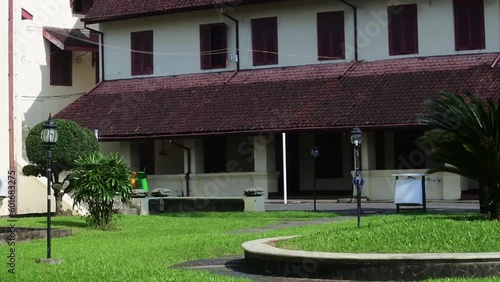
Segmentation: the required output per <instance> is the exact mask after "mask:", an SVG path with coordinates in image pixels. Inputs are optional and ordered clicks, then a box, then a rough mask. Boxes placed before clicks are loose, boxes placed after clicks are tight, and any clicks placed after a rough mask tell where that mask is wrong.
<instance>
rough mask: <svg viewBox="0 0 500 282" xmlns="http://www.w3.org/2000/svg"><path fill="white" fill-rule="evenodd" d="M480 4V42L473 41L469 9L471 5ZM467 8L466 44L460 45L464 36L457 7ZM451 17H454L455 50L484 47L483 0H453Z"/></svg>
mask: <svg viewBox="0 0 500 282" xmlns="http://www.w3.org/2000/svg"><path fill="white" fill-rule="evenodd" d="M475 4H477V5H480V15H479V17H480V18H479V21H480V22H479V24H480V27H479V28H480V29H481V30H480V42H473V40H472V37H471V34H472V33H473V32H474V30H473V24H472V20H471V19H472V16H471V13H470V12H471V9H472V5H475ZM460 8H462V9H467V11H468V18H467V21H468V25H467V29H468V32H467V35H468V37H469V38H468V41H469V42H468V45H466V46H465V45H464V46H462V45H461V41H462V39H463V38H462V37H461V36H465V35H464V34H465V33H464V31H463V30H461V28H460V16H459V9H460ZM453 19H454V29H455V51H468V50H483V49H486V36H485V28H486V27H485V18H484V1H483V0H476V1H470V0H469V1H464V0H453Z"/></svg>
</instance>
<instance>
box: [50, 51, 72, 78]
mask: <svg viewBox="0 0 500 282" xmlns="http://www.w3.org/2000/svg"><path fill="white" fill-rule="evenodd" d="M71 57H72V53H71V51H64V50H61V49H59V48H58V47H56V46H55V45H54V44H52V43H51V44H50V85H58V86H71V85H72V84H73V79H72V75H73V72H72V67H73V64H72V61H71Z"/></svg>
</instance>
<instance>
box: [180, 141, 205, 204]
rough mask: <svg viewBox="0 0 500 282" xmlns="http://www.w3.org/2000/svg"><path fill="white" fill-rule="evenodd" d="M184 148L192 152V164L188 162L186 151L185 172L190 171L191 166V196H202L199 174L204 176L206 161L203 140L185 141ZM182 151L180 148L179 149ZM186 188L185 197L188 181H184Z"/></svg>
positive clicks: (185, 152)
mask: <svg viewBox="0 0 500 282" xmlns="http://www.w3.org/2000/svg"><path fill="white" fill-rule="evenodd" d="M184 146H186V147H188V148H189V149H190V151H191V162H190V163H189V162H188V156H187V151H186V150H184V171H188V170H187V169H188V165H189V166H191V175H190V181H189V196H190V197H195V196H201V195H202V194H203V193H202V192H200V191H199V190H200V189H201V187H198V186H199V185H198V181H197V174H202V173H203V170H204V159H203V139H202V138H193V139H185V140H184ZM179 149H180V148H179ZM183 186H184V188H183V189H184V195H187V194H186V192H187V191H186V189H187V187H186V181H185V180H184V181H183Z"/></svg>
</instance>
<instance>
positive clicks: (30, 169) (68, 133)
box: [22, 119, 99, 215]
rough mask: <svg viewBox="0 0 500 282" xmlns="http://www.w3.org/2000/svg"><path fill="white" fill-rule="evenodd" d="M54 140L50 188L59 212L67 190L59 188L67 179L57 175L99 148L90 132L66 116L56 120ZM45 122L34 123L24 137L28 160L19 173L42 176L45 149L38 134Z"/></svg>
mask: <svg viewBox="0 0 500 282" xmlns="http://www.w3.org/2000/svg"><path fill="white" fill-rule="evenodd" d="M54 122H55V123H56V125H57V131H58V137H59V138H58V141H57V143H56V145H55V146H54V148H53V149H52V166H51V167H52V175H51V182H52V183H53V184H60V185H52V190H53V191H54V196H55V199H56V214H58V215H60V214H62V197H63V195H64V193H69V192H70V188H69V187H67V188H66V189H64V191H63V189H62V188H63V185H64V184H66V183H65V182H66V180H67V179H60V177H59V176H60V174H61V173H62V172H65V171H69V170H71V168H72V167H73V166H74V162H75V160H76V159H77V158H78V157H79V156H82V155H85V154H88V153H90V152H95V151H98V150H99V143H98V142H97V139H96V138H95V136H94V134H93V133H92V131H90V130H89V129H87V128H84V127H81V126H80V125H78V124H77V123H75V122H74V121H71V120H66V119H56V120H54ZM44 123H45V121H43V122H40V123H39V124H37V125H35V126H34V127H33V128H31V130H30V131H29V133H28V136H27V137H26V141H25V142H26V155H27V157H28V160H29V161H30V164H29V165H26V166H24V167H23V170H22V173H23V175H26V176H35V177H38V176H46V175H45V174H46V171H47V149H46V148H45V145H44V144H43V143H42V140H41V138H40V134H41V132H42V129H43V124H44Z"/></svg>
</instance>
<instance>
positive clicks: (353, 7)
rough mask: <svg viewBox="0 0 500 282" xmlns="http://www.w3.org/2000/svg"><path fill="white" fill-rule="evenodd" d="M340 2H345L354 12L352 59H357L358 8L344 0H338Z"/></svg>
mask: <svg viewBox="0 0 500 282" xmlns="http://www.w3.org/2000/svg"><path fill="white" fill-rule="evenodd" d="M340 2H342V3H344V4H346V5H347V6H349V7H351V8H352V12H353V14H354V61H356V62H357V61H358V8H356V6H354V5H353V4H351V3H348V2H346V1H345V0H340Z"/></svg>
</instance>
